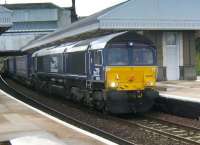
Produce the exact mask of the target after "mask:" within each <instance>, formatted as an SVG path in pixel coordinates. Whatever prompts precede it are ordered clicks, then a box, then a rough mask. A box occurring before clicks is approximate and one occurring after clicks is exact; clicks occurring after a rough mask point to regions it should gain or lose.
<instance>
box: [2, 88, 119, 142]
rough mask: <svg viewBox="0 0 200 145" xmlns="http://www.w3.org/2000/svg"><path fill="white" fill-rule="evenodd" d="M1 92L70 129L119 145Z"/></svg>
mask: <svg viewBox="0 0 200 145" xmlns="http://www.w3.org/2000/svg"><path fill="white" fill-rule="evenodd" d="M0 92H1V93H3V94H4V95H6V96H8V97H9V98H11V99H13V100H15V101H17V102H19V103H21V104H22V105H24V106H26V107H28V108H30V109H32V110H34V111H36V112H38V113H39V114H41V115H44V116H45V117H47V118H49V119H52V120H54V121H55V122H57V123H60V124H62V125H64V126H66V127H68V128H70V129H73V130H75V131H77V132H80V133H82V134H85V135H87V136H89V137H91V138H94V139H96V140H98V141H100V142H102V143H105V144H108V145H118V144H116V143H114V142H111V141H109V140H107V139H105V138H103V137H100V136H98V135H96V134H92V133H90V132H88V131H85V130H83V129H80V128H78V127H76V126H74V125H71V124H69V123H66V122H64V121H62V120H60V119H58V118H55V117H53V116H51V115H49V114H47V113H45V112H43V111H41V110H39V109H36V108H34V107H32V106H30V105H28V104H26V103H24V102H22V101H20V100H18V99H16V98H14V97H12V96H11V95H9V94H8V93H6V92H4V91H2V90H0Z"/></svg>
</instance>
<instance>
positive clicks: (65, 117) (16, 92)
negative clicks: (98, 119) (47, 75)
mask: <svg viewBox="0 0 200 145" xmlns="http://www.w3.org/2000/svg"><path fill="white" fill-rule="evenodd" d="M0 88H1V89H3V90H4V91H6V92H8V93H9V94H11V95H13V96H15V97H17V98H18V99H22V100H23V101H25V102H26V103H28V104H31V105H33V106H35V107H36V108H40V109H41V110H45V111H46V112H48V113H49V114H51V115H53V116H55V117H57V118H59V119H61V120H63V121H66V122H68V123H71V124H73V125H75V126H77V127H80V128H82V129H85V130H87V131H90V132H92V133H94V134H97V135H99V136H101V137H104V138H106V139H108V140H111V141H113V142H115V143H117V144H120V145H135V143H133V142H129V141H127V140H124V139H122V138H120V137H117V136H115V135H113V134H111V133H108V132H105V131H103V130H100V129H99V128H95V127H94V126H91V125H89V124H86V123H85V122H81V121H79V120H77V119H74V118H72V117H71V116H68V115H66V114H64V113H62V112H60V111H57V110H55V109H54V108H51V107H48V106H47V105H45V104H43V103H41V102H39V101H38V100H36V99H34V98H31V97H27V96H26V95H25V94H23V93H22V92H19V90H16V89H15V88H12V87H10V86H9V85H8V84H7V83H6V81H4V79H3V78H2V76H0Z"/></svg>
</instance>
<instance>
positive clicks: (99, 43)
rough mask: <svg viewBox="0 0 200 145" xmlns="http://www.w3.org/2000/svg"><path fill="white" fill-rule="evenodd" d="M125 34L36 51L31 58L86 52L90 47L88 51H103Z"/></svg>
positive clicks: (115, 34)
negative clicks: (114, 39)
mask: <svg viewBox="0 0 200 145" xmlns="http://www.w3.org/2000/svg"><path fill="white" fill-rule="evenodd" d="M125 33H126V32H120V33H114V34H110V35H106V36H102V37H97V38H92V39H87V40H83V41H79V42H71V43H64V44H61V45H57V46H51V47H47V48H45V49H42V50H39V51H36V52H35V53H33V55H32V56H33V57H35V56H46V55H53V54H61V53H68V52H76V51H86V50H87V48H88V46H89V45H91V47H90V49H103V48H104V47H105V46H106V44H107V42H108V41H110V40H111V39H113V38H115V37H117V36H120V35H122V34H125Z"/></svg>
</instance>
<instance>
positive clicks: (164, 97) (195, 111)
mask: <svg viewBox="0 0 200 145" xmlns="http://www.w3.org/2000/svg"><path fill="white" fill-rule="evenodd" d="M157 89H158V91H159V94H160V97H159V99H158V101H157V104H158V105H160V106H159V107H160V108H159V109H163V110H165V111H167V112H171V113H174V114H178V115H181V116H186V117H195V118H196V117H198V118H199V116H200V109H199V108H200V80H199V79H197V80H196V81H166V82H158V83H157Z"/></svg>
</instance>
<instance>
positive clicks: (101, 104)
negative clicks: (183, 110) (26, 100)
mask: <svg viewBox="0 0 200 145" xmlns="http://www.w3.org/2000/svg"><path fill="white" fill-rule="evenodd" d="M8 61H9V62H8V63H7V64H8V65H9V66H8V67H7V68H8V69H9V70H8V72H9V73H10V74H12V75H13V76H14V77H15V78H17V79H20V80H21V79H25V80H26V82H27V84H29V85H31V86H32V87H34V88H36V89H37V90H43V91H45V92H47V93H49V94H57V95H61V96H64V97H66V98H67V99H69V100H73V101H78V102H82V103H83V104H86V105H88V106H90V107H94V108H96V109H98V110H106V111H108V112H111V113H115V114H126V113H138V112H146V111H148V110H149V109H150V108H151V107H152V106H153V104H154V100H155V98H156V97H157V96H158V92H157V91H156V90H155V85H156V73H157V67H156V48H155V46H154V45H153V43H152V42H151V41H149V40H148V39H146V38H144V37H143V36H141V35H139V34H137V33H135V32H119V33H114V34H109V35H105V36H100V37H96V38H91V39H87V40H82V41H74V42H68V43H64V44H59V45H55V46H51V47H48V48H43V49H42V50H39V51H36V52H34V53H33V54H28V55H25V56H17V57H14V58H10V59H9V60H8ZM14 68H15V69H14ZM13 69H14V70H13Z"/></svg>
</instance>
